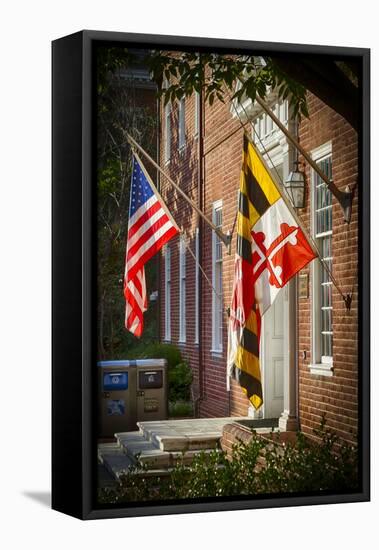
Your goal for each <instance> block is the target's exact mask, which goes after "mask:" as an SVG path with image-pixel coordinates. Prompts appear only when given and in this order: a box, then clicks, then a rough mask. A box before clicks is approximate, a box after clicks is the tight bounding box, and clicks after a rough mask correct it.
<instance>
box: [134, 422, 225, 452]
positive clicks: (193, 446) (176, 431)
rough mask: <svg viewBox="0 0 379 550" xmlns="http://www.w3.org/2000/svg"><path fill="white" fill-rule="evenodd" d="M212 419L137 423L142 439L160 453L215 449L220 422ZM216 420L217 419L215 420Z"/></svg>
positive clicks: (221, 424) (220, 435) (220, 427)
mask: <svg viewBox="0 0 379 550" xmlns="http://www.w3.org/2000/svg"><path fill="white" fill-rule="evenodd" d="M212 420H214V419H210V420H209V421H208V420H207V419H202V422H199V420H192V419H191V420H180V421H178V420H175V421H172V422H170V421H164V422H159V421H156V422H138V423H137V425H138V427H139V429H140V433H141V434H142V435H143V437H144V438H145V439H146V440H148V441H150V442H151V443H153V444H154V445H155V446H156V447H157V448H159V449H160V450H161V451H180V452H185V451H192V450H195V451H196V450H206V449H216V448H217V447H218V446H219V442H220V439H221V437H222V428H223V425H224V424H223V423H222V422H212ZM216 420H218V419H216Z"/></svg>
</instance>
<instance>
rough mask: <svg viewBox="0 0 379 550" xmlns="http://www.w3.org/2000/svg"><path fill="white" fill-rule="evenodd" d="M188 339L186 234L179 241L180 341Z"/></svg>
mask: <svg viewBox="0 0 379 550" xmlns="http://www.w3.org/2000/svg"><path fill="white" fill-rule="evenodd" d="M185 341H186V244H185V237H184V235H183V236H182V237H181V238H180V243H179V342H183V343H184V342H185Z"/></svg>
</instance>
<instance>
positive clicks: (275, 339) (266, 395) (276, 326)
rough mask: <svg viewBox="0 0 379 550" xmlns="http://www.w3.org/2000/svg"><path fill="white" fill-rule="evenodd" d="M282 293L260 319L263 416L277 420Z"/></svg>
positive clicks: (281, 389) (280, 408)
mask: <svg viewBox="0 0 379 550" xmlns="http://www.w3.org/2000/svg"><path fill="white" fill-rule="evenodd" d="M283 297H284V292H283V290H282V291H281V292H280V293H279V294H278V295H277V297H276V300H275V302H274V304H273V305H272V306H271V307H270V308H269V309H268V310H267V311H266V313H265V314H264V316H263V318H262V337H263V338H262V340H261V342H262V348H263V349H262V348H261V369H262V374H263V414H264V417H265V418H279V416H280V415H281V413H282V412H283V397H284V386H283V382H284V378H283V369H284V303H283Z"/></svg>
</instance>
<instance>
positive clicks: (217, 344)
mask: <svg viewBox="0 0 379 550" xmlns="http://www.w3.org/2000/svg"><path fill="white" fill-rule="evenodd" d="M219 210H221V216H222V200H218V201H215V202H214V203H213V205H212V221H213V223H214V225H216V226H217V212H218V211H219ZM219 227H220V229H221V227H222V224H221V225H220V226H219ZM218 243H220V238H219V237H218V236H217V234H216V233H215V231H212V286H213V288H214V289H215V290H216V291H217V292H218V294H220V295H221V304H220V298H219V297H218V296H216V294H215V292H214V291H212V349H211V352H212V353H214V354H221V353H222V351H223V345H222V340H223V304H222V268H223V258H222V243H221V259H217V256H216V252H217V246H218ZM218 274H219V275H220V277H221V284H220V285H219V284H218V282H217V275H218Z"/></svg>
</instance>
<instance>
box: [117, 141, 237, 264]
mask: <svg viewBox="0 0 379 550" xmlns="http://www.w3.org/2000/svg"><path fill="white" fill-rule="evenodd" d="M126 137H127V140H128V142H129V144H130V145H131V146H132V147H134V148H136V149H138V150H139V151H140V152H141V153H142V154H143V155H144V156H145V157H146V158H147V160H148V161H149V162H151V164H152V165H153V166H154V167H155V168H156V169H157V170H159V172H160V173H161V174H162V175H163V177H165V178H166V180H167V181H168V182H169V183H171V185H172V186H173V187H174V188H175V189H176V190H177V191H178V193H180V194H181V195H182V197H183V198H184V199H185V200H186V201H187V202H188V204H190V205H191V206H192V208H193V209H194V210H195V211H196V212H197V213H198V214H199V216H201V217H202V218H203V220H204V221H205V222H206V223H207V224H208V225H209V226H210V227H211V229H212V230H213V231H214V232H215V233H216V234H217V235H218V237H219V238H220V239H221V240H222V242H223V243H224V245H225V246H226V247H227V249H228V253H229V254H230V243H231V235H226V234H225V233H223V232H222V231H220V229H219V228H218V227H216V226H215V225H214V224H213V223H212V222H211V221H210V220H209V219H208V218H207V216H206V215H205V214H204V213H203V212H202V211H201V210H200V208H199V207H198V206H197V205H196V204H195V203H194V202H193V201H192V200H191V199H190V198H189V197H188V196H187V195H186V194H185V193H184V191H183V190H182V189H181V188H180V187H179V186H178V185H177V184H176V183H175V182H174V180H173V179H172V178H171V177H170V176H169V175H168V174H166V172H165V171H164V170H163V169H162V168H161V167H160V166H159V164H158V163H156V162H155V160H154V159H153V158H151V156H150V155H149V154H148V153H147V152H146V151H145V150H144V149H143V148H142V147H141V145H139V144H138V143H137V142H136V141H135V139H133V138H132V136H131V135H130V134H129V133H128V132H126ZM162 200H163V199H162Z"/></svg>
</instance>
